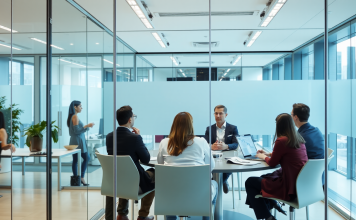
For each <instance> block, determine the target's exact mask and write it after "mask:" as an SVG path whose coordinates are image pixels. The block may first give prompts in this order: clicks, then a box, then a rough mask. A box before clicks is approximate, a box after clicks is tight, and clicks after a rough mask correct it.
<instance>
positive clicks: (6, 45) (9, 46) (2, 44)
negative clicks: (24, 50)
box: [0, 43, 21, 50]
mask: <svg viewBox="0 0 356 220" xmlns="http://www.w3.org/2000/svg"><path fill="white" fill-rule="evenodd" d="M0 46H3V47H7V48H11V45H9V44H7V43H0ZM12 49H15V50H21V49H20V48H17V47H12Z"/></svg>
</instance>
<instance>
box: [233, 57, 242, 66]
mask: <svg viewBox="0 0 356 220" xmlns="http://www.w3.org/2000/svg"><path fill="white" fill-rule="evenodd" d="M240 59H241V56H237V57H236V58H235V60H234V61H233V62H232V61H231V64H232V65H236V63H237V62H239V60H240Z"/></svg>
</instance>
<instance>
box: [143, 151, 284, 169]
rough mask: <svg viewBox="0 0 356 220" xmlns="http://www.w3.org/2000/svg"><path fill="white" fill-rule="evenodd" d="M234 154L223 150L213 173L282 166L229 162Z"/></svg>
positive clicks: (152, 152) (154, 163)
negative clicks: (221, 157)
mask: <svg viewBox="0 0 356 220" xmlns="http://www.w3.org/2000/svg"><path fill="white" fill-rule="evenodd" d="M157 153H158V150H153V151H150V154H151V157H156V156H157ZM233 156H234V152H233V151H223V159H222V160H221V162H217V161H215V167H214V170H213V173H232V172H250V171H260V170H269V169H275V168H278V167H280V166H279V165H278V166H276V167H270V166H268V164H267V163H266V162H264V161H261V163H259V164H256V165H237V164H228V163H227V160H225V158H226V157H233ZM156 164H157V160H152V161H150V162H149V164H145V165H147V166H152V167H154V165H156Z"/></svg>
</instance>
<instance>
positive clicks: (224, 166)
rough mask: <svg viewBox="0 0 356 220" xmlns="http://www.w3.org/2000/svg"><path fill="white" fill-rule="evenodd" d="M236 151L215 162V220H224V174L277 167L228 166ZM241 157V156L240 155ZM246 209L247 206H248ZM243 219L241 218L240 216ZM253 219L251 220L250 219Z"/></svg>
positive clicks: (154, 162)
mask: <svg viewBox="0 0 356 220" xmlns="http://www.w3.org/2000/svg"><path fill="white" fill-rule="evenodd" d="M234 152H235V151H223V157H222V159H221V160H220V161H216V160H215V168H214V170H213V179H214V180H215V181H216V182H217V183H218V196H217V199H216V206H215V212H214V219H215V220H223V219H224V207H223V200H222V197H223V182H222V178H223V173H236V172H254V171H263V170H271V172H272V170H274V169H276V168H278V167H279V166H277V167H270V166H268V164H267V163H266V162H264V161H260V163H259V164H256V165H237V164H228V163H227V160H226V159H225V158H228V157H234V154H235V153H234ZM150 154H151V157H155V156H156V155H157V154H158V150H153V151H150ZM239 156H240V155H239ZM240 157H241V156H240ZM155 164H157V160H151V161H150V162H149V164H147V165H148V166H152V167H153V166H154V165H155ZM246 208H248V207H247V205H246ZM239 217H241V216H239ZM239 219H241V218H239ZM249 219H251V218H249Z"/></svg>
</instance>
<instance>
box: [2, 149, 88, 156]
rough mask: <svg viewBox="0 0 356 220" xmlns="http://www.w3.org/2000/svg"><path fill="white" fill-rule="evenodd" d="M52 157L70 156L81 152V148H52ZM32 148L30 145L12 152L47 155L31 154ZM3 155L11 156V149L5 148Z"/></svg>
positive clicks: (24, 154) (27, 154)
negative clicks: (30, 148)
mask: <svg viewBox="0 0 356 220" xmlns="http://www.w3.org/2000/svg"><path fill="white" fill-rule="evenodd" d="M52 152H53V154H52V158H58V157H63V156H68V155H71V154H76V153H80V152H81V150H80V149H74V150H67V149H65V148H64V149H52ZM30 153H31V152H30V150H29V148H28V147H26V148H16V151H15V153H13V154H12V156H13V157H32V156H34V157H46V155H30ZM1 157H11V151H10V150H3V151H2V153H1Z"/></svg>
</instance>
